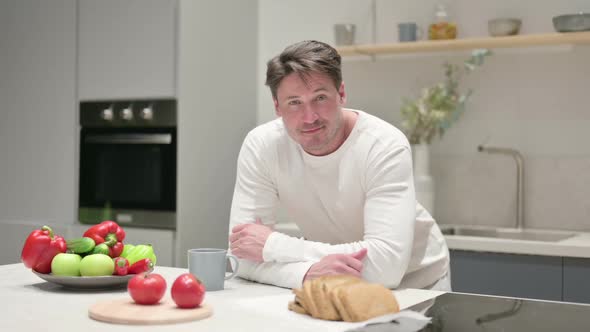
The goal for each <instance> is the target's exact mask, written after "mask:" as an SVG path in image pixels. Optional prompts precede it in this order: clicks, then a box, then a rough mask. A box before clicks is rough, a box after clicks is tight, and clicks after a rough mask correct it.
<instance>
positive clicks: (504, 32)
mask: <svg viewBox="0 0 590 332" xmlns="http://www.w3.org/2000/svg"><path fill="white" fill-rule="evenodd" d="M521 25H522V21H521V20H520V19H518V18H496V19H493V20H489V21H488V32H489V33H490V35H491V36H494V37H501V36H512V35H516V34H518V31H520V26H521Z"/></svg>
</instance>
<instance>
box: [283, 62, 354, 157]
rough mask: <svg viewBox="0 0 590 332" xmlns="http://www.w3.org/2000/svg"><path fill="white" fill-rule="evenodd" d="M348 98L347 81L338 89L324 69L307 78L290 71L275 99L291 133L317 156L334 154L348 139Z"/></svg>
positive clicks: (310, 152) (292, 136)
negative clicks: (345, 91) (345, 108)
mask: <svg viewBox="0 0 590 332" xmlns="http://www.w3.org/2000/svg"><path fill="white" fill-rule="evenodd" d="M345 102H346V94H345V93H344V83H342V84H340V87H339V88H338V89H336V87H335V86H334V82H333V81H332V79H331V78H330V77H329V76H327V75H325V74H321V73H311V74H310V75H308V76H306V80H305V81H303V80H302V79H301V77H300V76H299V74H297V73H292V74H290V75H288V76H287V77H285V78H284V79H283V80H282V81H281V83H280V84H279V87H278V89H277V99H275V100H274V104H275V110H276V113H277V115H278V116H280V117H282V118H283V122H284V124H285V127H286V128H287V131H288V133H289V136H291V138H292V139H293V140H295V141H296V142H297V143H299V144H300V145H301V147H302V148H303V150H305V151H306V152H307V153H309V154H312V155H316V156H322V155H327V154H330V153H332V152H334V151H336V150H337V149H338V147H340V145H342V143H343V142H344V139H345V137H344V118H343V111H342V107H343V106H344V104H345Z"/></svg>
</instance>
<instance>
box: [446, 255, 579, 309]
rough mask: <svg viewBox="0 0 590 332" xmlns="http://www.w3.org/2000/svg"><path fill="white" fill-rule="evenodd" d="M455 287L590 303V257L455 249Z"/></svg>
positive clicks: (453, 270) (491, 293)
mask: <svg viewBox="0 0 590 332" xmlns="http://www.w3.org/2000/svg"><path fill="white" fill-rule="evenodd" d="M451 283H452V287H453V291H456V292H465V293H478V294H489V295H503V296H513V297H526V298H534V299H543V300H555V301H568V302H579V303H590V259H588V258H573V257H559V256H534V255H516V254H499V253H489V252H474V251H463V250H451Z"/></svg>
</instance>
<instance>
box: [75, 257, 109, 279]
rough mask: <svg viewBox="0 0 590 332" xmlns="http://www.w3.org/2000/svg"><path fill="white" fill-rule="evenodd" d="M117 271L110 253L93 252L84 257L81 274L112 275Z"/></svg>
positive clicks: (94, 275) (84, 275) (92, 275)
mask: <svg viewBox="0 0 590 332" xmlns="http://www.w3.org/2000/svg"><path fill="white" fill-rule="evenodd" d="M114 271H115V263H114V262H113V259H112V258H111V257H109V255H105V254H92V255H88V256H85V257H84V258H82V261H81V262H80V274H81V275H82V276H83V277H86V276H89V277H90V276H91V277H96V276H110V275H112V274H113V272H114Z"/></svg>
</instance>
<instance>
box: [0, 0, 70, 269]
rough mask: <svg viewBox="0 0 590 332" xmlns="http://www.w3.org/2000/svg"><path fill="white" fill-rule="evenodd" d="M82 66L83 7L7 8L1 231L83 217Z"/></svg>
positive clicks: (62, 3)
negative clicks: (79, 179) (79, 28)
mask: <svg viewBox="0 0 590 332" xmlns="http://www.w3.org/2000/svg"><path fill="white" fill-rule="evenodd" d="M75 64H76V0H55V1H46V0H29V1H0V80H1V82H0V115H1V118H0V229H3V227H4V224H5V223H10V222H17V223H19V222H20V221H21V220H27V221H31V222H35V221H39V223H41V224H42V225H43V223H49V224H50V225H51V226H55V225H56V224H64V223H66V222H71V221H72V220H74V219H75V218H76V214H75V211H76V200H77V197H76V189H75V188H76V173H77V165H76V164H77V158H76V141H77V134H76V130H75V120H74V119H75V118H76V107H75V105H76V65H75ZM1 236H2V238H3V240H2V241H4V239H10V241H12V240H13V239H12V238H10V235H8V233H5V232H4V230H2V235H1ZM18 240H20V241H24V238H19V239H18ZM21 245H22V243H21ZM2 247H3V246H2ZM19 254H20V253H19ZM19 257H20V256H17V258H16V259H17V260H19Z"/></svg>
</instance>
